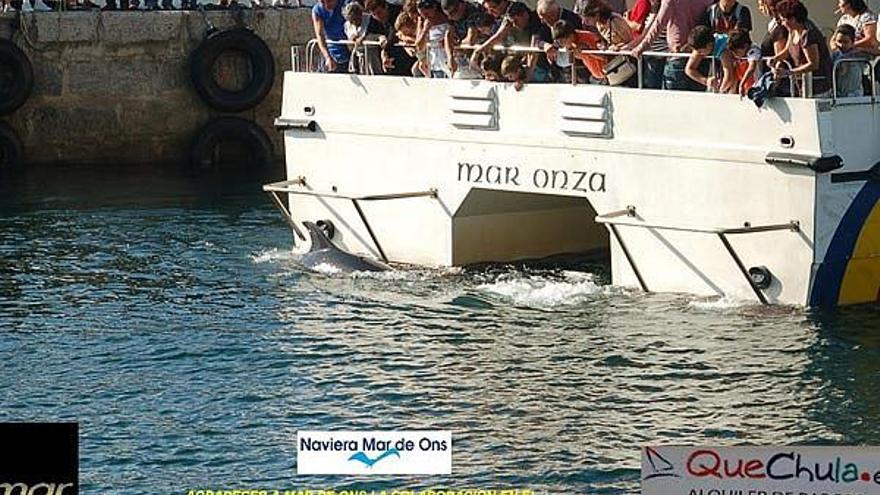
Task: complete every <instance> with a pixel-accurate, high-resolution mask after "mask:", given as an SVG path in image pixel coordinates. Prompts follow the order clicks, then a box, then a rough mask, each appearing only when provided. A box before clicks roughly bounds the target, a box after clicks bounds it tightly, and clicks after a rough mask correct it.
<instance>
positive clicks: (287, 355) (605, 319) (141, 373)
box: [0, 167, 880, 494]
mask: <svg viewBox="0 0 880 495" xmlns="http://www.w3.org/2000/svg"><path fill="white" fill-rule="evenodd" d="M119 170H120V169H108V168H100V169H93V168H83V167H76V168H69V167H65V168H60V167H47V168H42V169H34V170H28V171H26V172H23V173H17V174H8V173H7V174H5V175H0V363H2V365H0V366H2V368H0V404H2V405H0V421H55V420H57V421H78V422H79V423H80V437H81V438H80V478H81V482H82V492H83V493H95V494H108V493H113V494H117V493H120V494H129V493H130V494H145V493H163V494H172V493H187V492H188V490H195V489H219V488H226V489H234V488H265V489H289V488H293V487H300V488H309V487H310V488H320V487H336V488H339V489H358V490H360V489H364V490H374V489H382V488H392V487H394V488H398V489H418V488H429V487H434V488H436V487H453V488H466V487H471V488H491V487H497V488H501V487H520V488H531V489H533V490H535V491H536V492H538V493H544V492H546V493H590V494H593V493H596V494H601V493H637V492H638V485H639V474H638V473H639V446H641V445H645V444H718V445H738V444H832V445H837V444H874V445H877V444H880V373H878V371H880V310H878V309H877V307H871V306H869V307H861V308H845V309H840V310H837V311H832V312H819V311H812V310H804V309H802V308H795V307H761V306H758V305H755V304H753V303H752V302H750V301H738V300H734V299H727V298H720V299H718V298H699V297H692V296H683V295H670V294H649V295H646V294H642V293H640V292H638V291H634V290H629V289H621V288H615V287H612V286H610V285H609V283H608V282H609V275H608V271H607V267H605V266H602V265H593V264H586V263H581V264H578V263H573V264H572V263H567V264H565V265H558V266H557V265H554V264H549V265H546V264H545V265H537V266H522V265H500V266H490V267H483V268H479V269H446V270H430V269H412V270H403V271H396V272H388V273H379V274H353V275H343V274H334V273H309V272H306V271H304V270H303V269H301V268H300V266H299V265H298V264H297V255H296V254H295V253H294V252H293V250H292V248H291V246H292V240H291V235H290V232H289V230H288V227H287V226H286V224H285V222H284V221H283V220H282V218H281V216H280V214H279V213H278V212H277V211H276V210H275V209H274V208H273V206H272V204H271V202H270V201H269V199H268V198H267V197H266V196H265V195H264V194H263V193H261V192H260V191H259V185H260V182H261V179H253V180H250V181H248V180H241V179H240V178H230V177H222V176H221V177H207V178H206V177H189V176H185V175H181V174H179V173H177V172H176V171H174V170H169V169H163V168H144V169H137V168H133V169H132V168H129V169H125V171H124V172H120V171H119ZM266 181H268V179H266ZM302 429H322V430H342V429H353V430H368V429H369V430H390V429H442V430H451V431H452V432H453V474H452V475H451V476H448V477H424V476H412V477H381V476H380V477H365V478H354V477H297V475H296V444H295V441H296V432H297V431H298V430H302Z"/></svg>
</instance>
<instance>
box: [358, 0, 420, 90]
mask: <svg viewBox="0 0 880 495" xmlns="http://www.w3.org/2000/svg"><path fill="white" fill-rule="evenodd" d="M364 7H365V8H366V9H367V11H368V12H369V13H370V16H371V17H372V18H373V20H372V22H370V27H369V32H371V33H374V34H377V35H379V36H380V43H381V45H382V47H381V58H382V67H383V68H384V70H385V74H388V75H395V76H411V75H412V73H411V72H410V71H411V70H412V67H413V64H415V63H416V59H415V57H414V56H413V55H412V54H410V53H409V52H407V49H406V48H404V47H402V46H398V41H403V40H399V39H398V37H397V33H398V29H397V28H396V27H395V26H396V22H397V19H398V17H399V16H401V15H402V14H401V12H402V10H403V9H402V7H401V6H400V5H397V4H392V3H388V2H387V1H386V0H365V3H364ZM409 15H410V16H411V19H413V21H414V22H415V20H416V18H417V16H418V14H417V13H411V14H409ZM414 41H415V33H413V38H412V39H411V40H409V43H412V42H414Z"/></svg>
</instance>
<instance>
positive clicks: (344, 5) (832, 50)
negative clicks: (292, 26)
mask: <svg viewBox="0 0 880 495" xmlns="http://www.w3.org/2000/svg"><path fill="white" fill-rule="evenodd" d="M363 2H364V3H360V2H359V0H319V1H318V3H317V4H316V5H315V6H314V7H313V9H312V20H313V23H314V29H315V35H316V37H317V40H318V47H319V49H320V51H321V54H322V56H323V62H324V63H323V69H324V70H326V71H328V72H362V73H370V74H387V75H398V76H416V77H437V78H449V77H451V78H460V79H478V78H481V79H488V80H493V81H509V82H513V83H514V84H515V85H516V87H517V89H519V88H521V87H522V86H523V85H524V84H525V83H545V82H571V78H572V77H575V78H577V79H578V80H579V82H589V83H593V84H612V85H618V84H621V85H627V86H631V87H633V86H637V85H638V81H637V74H636V71H635V64H634V61H635V59H634V58H633V57H642V63H643V68H642V81H641V82H642V86H643V87H645V88H653V89H660V88H663V89H675V90H687V91H706V90H708V91H715V92H721V93H739V94H741V95H745V94H746V93H748V92H749V91H750V90H753V91H754V90H755V89H763V90H764V91H765V92H766V91H767V90H768V89H769V88H770V87H774V89H775V90H777V91H778V92H780V93H783V94H784V93H785V92H786V90H787V87H788V86H787V84H786V85H784V84H780V83H779V81H788V80H789V79H791V80H794V81H797V82H798V84H800V82H801V81H803V80H805V79H810V78H802V77H792V76H801V75H805V74H809V75H811V76H812V77H811V79H812V82H811V83H808V84H811V85H812V94H813V95H814V96H828V95H829V94H830V93H831V91H832V84H831V78H832V67H833V64H834V62H835V61H836V60H839V59H847V60H849V59H855V60H870V59H872V58H873V57H875V56H878V55H880V44H878V38H877V16H876V14H874V13H873V12H871V10H869V9H868V7H867V5H866V4H865V2H864V0H838V3H837V8H838V10H837V13H839V14H841V17H840V19H839V22H838V24H837V27H836V29H835V31H834V32H833V33H832V34H831V36H830V39H829V38H826V36H825V34H824V33H823V32H822V31H821V30H820V29H819V28H818V27H817V26H816V24H814V23H813V22H812V21H811V20H810V18H809V16H808V12H807V8H806V7H805V6H804V5H803V4H802V3H801V2H800V1H799V0H758V8H759V10H760V11H761V14H763V15H764V16H765V17H766V18H767V22H768V25H767V34H766V35H765V36H764V38H763V39H762V40H760V42H759V43H757V44H756V43H754V42H753V40H752V38H751V36H750V32H751V31H752V13H751V12H750V11H749V8H748V7H746V6H744V5H741V4H740V3H739V2H737V0H716V1H715V2H714V3H713V2H712V1H711V0H635V3H633V4H632V5H631V8H629V9H628V10H625V3H624V0H576V2H575V4H574V7H573V9H572V10H569V9H567V8H563V7H562V6H561V5H560V4H559V3H558V2H557V0H538V2H537V5H536V8H535V9H534V10H532V9H531V8H530V7H529V6H527V5H526V4H525V3H522V2H519V1H512V0H482V4H477V3H474V2H471V1H469V0H404V2H403V4H402V5H399V4H396V3H391V2H389V1H388V0H363ZM365 42H375V43H365ZM364 45H368V49H367V50H364V49H363V46H364ZM499 45H501V46H505V47H531V48H532V50H531V51H522V50H521V52H522V53H516V51H515V50H510V49H508V50H504V51H499V50H495V49H494V47H496V46H499ZM585 50H592V51H602V52H603V53H598V54H597V53H585V52H584V51H585ZM615 52H621V53H622V55H616V54H615ZM655 52H665V53H667V54H669V55H666V56H658V55H651V53H655ZM643 54H646V55H643ZM570 55H571V57H570ZM572 59H574V60H572ZM577 60H579V61H580V65H579V66H578V67H576V68H575V69H576V70H574V71H572V70H571V69H572V64H573V63H574V64H577ZM868 67H869V65H868V64H865V63H861V62H860V63H841V64H839V67H838V68H837V71H836V78H837V93H838V96H857V95H862V94H863V92H864V91H865V90H866V88H865V87H864V86H866V85H867V81H868V77H867V75H868V74H869V68H868ZM774 81H776V83H774ZM795 90H796V91H798V92H801V91H803V89H801V88H799V87H796V89H795ZM750 96H751V94H750Z"/></svg>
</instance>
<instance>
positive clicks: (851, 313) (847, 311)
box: [804, 305, 880, 445]
mask: <svg viewBox="0 0 880 495" xmlns="http://www.w3.org/2000/svg"><path fill="white" fill-rule="evenodd" d="M807 319H808V321H809V322H810V323H811V324H812V325H813V326H814V328H815V329H816V332H817V339H816V342H815V344H814V345H813V346H811V348H810V350H809V355H810V365H809V366H808V367H807V369H806V370H805V373H804V380H805V385H807V386H809V387H810V388H812V389H815V390H817V391H818V392H819V394H820V397H821V399H820V400H818V401H817V402H816V403H815V404H814V411H813V412H814V415H815V418H816V419H817V420H818V421H822V422H823V423H825V424H826V425H827V427H828V428H829V429H830V430H832V431H834V432H835V433H836V434H837V435H839V441H840V443H844V444H857V445H862V444H874V445H876V444H877V443H878V442H880V438H878V425H880V306H878V305H864V306H854V307H847V308H837V309H824V310H819V309H816V310H810V311H809V312H808V313H807Z"/></svg>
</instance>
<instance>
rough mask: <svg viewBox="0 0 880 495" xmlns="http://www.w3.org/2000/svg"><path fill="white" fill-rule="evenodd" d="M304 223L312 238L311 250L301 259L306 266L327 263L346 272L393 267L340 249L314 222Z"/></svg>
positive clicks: (376, 270) (373, 270)
mask: <svg viewBox="0 0 880 495" xmlns="http://www.w3.org/2000/svg"><path fill="white" fill-rule="evenodd" d="M303 225H304V226H305V227H306V229H308V231H309V237H311V240H312V245H311V247H310V248H309V252H308V253H306V254H304V255H303V256H302V258H301V260H300V262H301V263H302V264H303V265H304V266H305V267H306V268H309V269H313V270H314V269H315V268H316V267H317V266H318V265H326V266H330V267H333V268H336V269H337V270H339V271H342V272H346V273H349V272H381V271H386V270H390V269H391V267H389V266H388V265H386V264H384V263H381V262H379V261H376V260H372V259H369V258H364V257H362V256H357V255H355V254H352V253H349V252H347V251H343V250H342V249H339V248H338V247H336V245H335V244H333V241H331V240H330V239H329V238H328V237H327V235H326V234H325V233H324V231H323V230H322V229H321V228H320V227H318V226H317V225H316V224H315V223H314V222H303Z"/></svg>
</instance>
